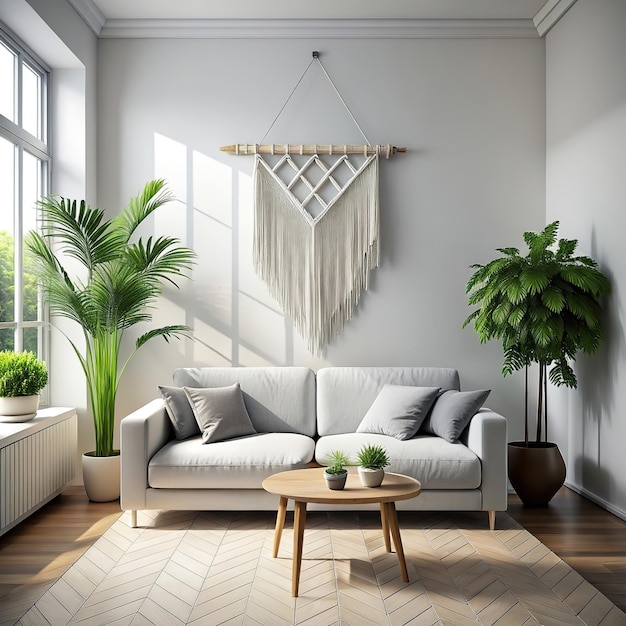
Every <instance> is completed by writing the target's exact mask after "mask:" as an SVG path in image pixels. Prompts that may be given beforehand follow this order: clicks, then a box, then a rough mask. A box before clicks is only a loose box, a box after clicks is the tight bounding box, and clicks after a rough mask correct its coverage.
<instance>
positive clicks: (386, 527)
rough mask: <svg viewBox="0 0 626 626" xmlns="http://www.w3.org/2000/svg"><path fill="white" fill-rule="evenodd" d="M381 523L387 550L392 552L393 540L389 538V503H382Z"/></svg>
mask: <svg viewBox="0 0 626 626" xmlns="http://www.w3.org/2000/svg"><path fill="white" fill-rule="evenodd" d="M380 523H381V525H382V527H383V538H384V540H385V550H387V552H391V541H390V540H389V521H388V519H387V505H386V503H384V502H381V503H380Z"/></svg>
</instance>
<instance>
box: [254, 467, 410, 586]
mask: <svg viewBox="0 0 626 626" xmlns="http://www.w3.org/2000/svg"><path fill="white" fill-rule="evenodd" d="M263 489H265V491H268V492H269V493H274V494H276V495H278V496H280V501H279V503H278V515H277V516H276V530H275V532H274V550H273V554H272V556H273V557H274V558H276V557H277V556H278V548H279V546H280V539H281V536H282V533H283V527H284V526H285V513H286V512H287V502H288V501H289V500H293V501H294V533H293V566H292V576H291V595H292V596H293V597H297V595H298V586H299V584H300V570H301V567H302V544H303V542H304V528H305V525H306V505H307V503H308V502H316V503H318V504H379V505H380V519H381V523H382V529H383V537H384V539H385V548H386V549H387V552H391V539H393V545H394V547H395V549H396V554H397V555H398V563H399V564H400V572H401V573H402V580H403V581H404V582H405V583H406V582H409V575H408V572H407V569H406V561H405V559H404V550H403V549H402V540H401V538H400V529H399V528H398V515H397V513H396V505H395V503H396V502H397V501H398V500H409V499H410V498H414V497H415V496H418V495H419V493H420V489H421V486H420V483H419V481H417V480H415V479H414V478H410V477H409V476H403V475H402V474H392V473H385V478H384V480H383V484H382V485H381V486H380V487H375V488H370V487H363V486H362V485H361V481H360V480H359V477H358V475H357V474H356V472H355V471H349V473H348V480H347V481H346V486H345V489H343V490H341V491H333V490H331V489H329V488H328V487H327V486H326V482H325V480H324V468H323V467H316V468H310V469H300V470H291V471H289V472H280V473H279V474H274V475H273V476H270V477H269V478H266V479H265V480H264V481H263Z"/></svg>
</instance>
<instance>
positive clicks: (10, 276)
mask: <svg viewBox="0 0 626 626" xmlns="http://www.w3.org/2000/svg"><path fill="white" fill-rule="evenodd" d="M14 183H15V146H14V145H13V144H12V143H11V142H9V141H7V140H6V139H4V138H3V137H0V322H10V321H12V320H13V319H14V315H15V310H14V300H13V289H14V265H15V260H14V256H13V248H14V246H13V216H14V206H15V194H14ZM12 333H13V331H11V335H12ZM7 334H9V333H7V332H3V333H2V334H1V335H0V349H3V350H5V349H6V347H5V346H6V345H7V341H8V339H6V338H5V335H7ZM10 343H11V345H13V337H11V342H10Z"/></svg>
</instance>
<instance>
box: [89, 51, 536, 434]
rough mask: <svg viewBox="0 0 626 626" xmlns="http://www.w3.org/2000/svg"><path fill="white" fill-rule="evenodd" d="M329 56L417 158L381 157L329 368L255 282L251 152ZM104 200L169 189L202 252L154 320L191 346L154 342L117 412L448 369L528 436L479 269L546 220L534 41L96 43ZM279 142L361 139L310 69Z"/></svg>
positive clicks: (177, 216)
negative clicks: (171, 385)
mask: <svg viewBox="0 0 626 626" xmlns="http://www.w3.org/2000/svg"><path fill="white" fill-rule="evenodd" d="M312 50H320V52H321V59H322V62H323V63H324V65H325V67H326V69H327V70H328V72H329V73H330V75H331V77H332V78H333V79H334V81H335V83H336V84H337V87H338V88H339V90H340V91H341V93H342V95H343V96H344V98H345V99H346V101H347V103H348V105H349V106H350V108H351V110H352V112H353V113H354V115H355V117H356V119H357V120H358V121H359V123H360V125H361V127H362V128H363V130H364V131H365V133H366V134H367V135H368V138H369V139H370V141H371V142H372V143H388V142H392V143H395V144H396V145H403V146H406V147H407V150H408V152H407V153H406V154H405V155H398V156H395V157H394V158H393V159H392V160H390V161H383V162H382V163H381V180H380V188H381V205H382V210H381V214H382V262H381V267H380V268H379V269H377V270H375V271H374V272H373V277H372V278H373V280H372V283H371V288H370V291H369V292H368V293H367V294H365V296H364V297H363V298H362V300H361V304H360V306H359V309H358V313H357V315H356V317H355V318H354V319H352V320H351V321H350V322H348V324H347V325H346V328H345V330H344V332H343V333H342V334H341V335H340V336H338V337H337V339H336V340H335V341H334V342H333V343H332V345H330V346H329V348H328V350H327V353H326V355H325V358H323V359H316V358H314V357H313V356H312V355H310V354H309V353H308V351H307V350H306V348H305V346H304V343H303V341H302V340H301V339H300V338H299V337H298V336H297V335H295V334H294V332H293V329H292V326H291V323H290V321H289V320H288V319H286V318H285V316H284V315H282V313H281V312H280V310H279V309H278V307H277V306H276V304H275V302H274V301H273V300H272V299H271V298H270V297H269V296H268V295H267V291H266V289H265V286H264V285H263V284H262V283H261V282H260V281H259V280H258V279H257V278H256V277H255V275H254V272H253V269H252V261H251V230H252V205H251V172H252V166H253V162H252V159H251V158H246V157H243V156H239V157H235V156H230V155H227V154H225V153H222V152H220V151H219V146H221V145H224V144H232V143H237V142H242V143H243V142H251V143H252V142H259V141H260V140H261V138H262V137H263V135H264V133H265V132H266V130H267V129H268V127H269V125H270V123H271V122H272V120H273V119H274V117H275V115H276V114H277V113H278V111H279V109H280V107H281V106H282V104H283V103H284V101H285V99H286V98H287V96H288V95H289V93H290V92H291V90H292V88H293V87H294V85H295V83H296V81H297V80H298V78H300V75H301V74H302V72H303V71H304V69H305V67H306V65H307V64H308V62H309V60H310V59H311V51H312ZM98 90H99V91H98V93H99V99H98V105H99V114H98V124H99V125H98V200H99V203H100V206H102V207H106V208H108V209H110V210H111V211H112V212H113V211H116V210H117V209H118V208H119V207H121V206H123V205H124V204H125V203H126V202H127V200H128V198H129V197H130V196H131V195H133V194H135V193H137V192H138V190H139V189H140V188H141V186H142V185H143V184H144V182H145V181H147V180H148V179H150V178H153V177H155V176H163V177H165V178H166V179H167V180H168V181H169V182H170V184H171V187H172V188H173V190H174V191H175V193H176V195H177V197H178V198H179V199H180V202H179V203H178V205H177V206H175V207H172V208H170V210H169V212H168V211H164V212H162V213H161V214H160V216H159V217H157V219H156V220H155V225H154V229H155V232H156V233H158V234H163V233H176V234H178V235H179V236H181V237H182V238H183V240H184V241H185V243H187V244H188V245H191V246H193V247H194V248H195V249H196V250H197V252H198V254H199V263H198V266H197V268H196V270H195V271H194V277H193V278H194V280H193V282H188V283H186V284H184V286H183V288H182V289H181V291H180V292H177V293H171V292H168V294H167V297H166V298H164V300H163V302H162V304H161V305H160V307H159V310H158V311H157V313H156V318H155V321H157V322H162V323H166V322H167V323H174V322H182V323H188V324H190V325H191V326H193V327H194V328H195V331H196V337H197V341H196V342H195V343H194V344H192V343H190V342H188V343H176V342H175V343H174V344H165V343H159V342H154V343H152V344H148V345H147V346H146V347H145V348H143V349H142V352H140V353H139V355H138V356H137V358H136V360H135V361H134V364H133V365H132V366H131V368H130V369H129V370H128V376H127V377H126V380H125V382H124V384H123V386H122V388H121V392H120V398H119V404H118V409H119V414H120V415H124V414H125V413H127V412H128V411H130V410H132V409H135V408H137V407H138V406H140V405H141V404H142V403H143V402H145V401H147V400H149V399H151V398H154V397H155V396H156V394H157V390H156V385H157V384H163V383H168V382H169V381H170V380H171V373H172V370H173V368H174V367H177V366H191V365H230V364H233V365H255V364H272V365H290V364H297V365H307V366H311V367H313V368H317V367H319V366H321V365H323V364H325V363H328V364H333V365H375V364H380V365H439V366H453V367H457V368H459V370H460V372H461V380H462V384H463V386H464V388H467V389H472V388H478V387H481V388H484V387H487V388H491V389H493V392H492V395H491V397H490V399H489V401H488V404H489V405H490V406H491V407H492V408H494V409H495V410H497V411H500V412H502V413H503V414H505V415H507V416H508V417H509V418H510V419H511V425H510V434H511V436H512V437H513V438H517V437H519V436H520V435H521V433H522V426H521V413H522V408H521V407H522V402H523V400H522V389H523V381H522V376H521V375H519V376H515V377H510V378H507V379H506V380H505V379H503V378H502V376H501V374H500V369H501V359H502V353H501V348H500V346H499V345H497V344H492V345H487V346H482V345H480V344H479V343H478V340H477V338H476V336H475V334H474V332H473V331H472V330H471V329H465V330H461V324H462V322H463V320H464V318H465V317H466V315H467V314H468V312H469V309H468V307H467V300H466V296H465V284H466V281H467V278H468V277H469V275H470V273H471V272H470V270H469V269H468V266H469V265H470V264H472V263H475V262H485V261H488V260H490V259H491V258H492V257H493V256H494V255H495V252H494V249H495V248H496V247H501V246H508V245H520V244H521V243H522V239H521V233H522V232H523V231H524V230H527V229H533V230H535V229H538V228H541V227H542V226H543V225H544V222H545V195H544V189H545V91H544V90H545V61H544V42H543V40H540V39H510V40H495V39H484V40H478V39H467V40H463V39H459V40H452V39H445V40H444V39H441V40H437V39H421V40H371V41H366V40H323V41H322V42H321V43H320V42H317V41H310V40H309V41H307V40H301V41H294V40H288V41H278V40H251V41H244V40H236V41H233V40H172V39H167V40H147V39H141V40H139V39H136V40H131V39H128V40H100V42H99V81H98ZM268 141H274V142H277V143H278V142H281V143H283V142H291V143H300V142H312V143H325V142H334V143H350V142H353V141H360V138H359V133H358V131H357V130H356V129H355V127H354V125H353V124H352V122H351V121H350V119H349V117H348V116H347V114H346V113H345V111H344V110H343V109H342V106H341V104H340V103H338V100H337V99H336V96H335V95H334V94H333V92H332V89H331V88H330V86H329V85H328V84H327V83H326V82H325V79H322V78H321V74H320V72H319V69H315V68H312V69H311V71H310V72H309V74H307V77H306V78H305V81H303V84H302V85H301V87H300V89H299V90H298V92H296V95H295V96H294V98H293V100H292V102H291V103H290V105H289V107H288V108H287V109H286V110H285V113H284V114H283V116H281V118H280V119H279V122H278V123H277V125H276V127H275V128H274V129H273V131H272V133H271V134H270V136H268Z"/></svg>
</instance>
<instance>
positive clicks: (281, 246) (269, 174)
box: [220, 52, 405, 355]
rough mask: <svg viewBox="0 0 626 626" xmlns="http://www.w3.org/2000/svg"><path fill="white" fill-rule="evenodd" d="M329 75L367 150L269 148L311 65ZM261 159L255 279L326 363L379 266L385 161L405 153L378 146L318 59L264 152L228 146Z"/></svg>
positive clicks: (305, 146) (257, 165)
mask: <svg viewBox="0 0 626 626" xmlns="http://www.w3.org/2000/svg"><path fill="white" fill-rule="evenodd" d="M314 62H317V63H319V65H320V67H321V69H322V71H323V72H324V75H325V76H326V78H327V79H328V81H329V82H330V84H331V85H332V87H333V89H334V90H335V93H336V94H337V96H338V97H339V99H340V100H341V102H342V104H343V105H344V107H345V108H346V110H347V111H348V114H349V115H350V117H351V118H352V120H353V122H354V123H355V125H356V126H357V128H358V130H359V132H360V133H361V135H362V136H363V138H364V139H365V141H366V143H365V144H363V145H341V144H333V145H317V144H300V145H294V144H264V143H263V141H264V140H265V138H266V137H267V135H268V134H269V132H270V130H271V129H272V127H273V126H274V124H275V123H276V121H277V120H278V118H279V117H280V115H281V113H282V112H283V110H284V109H285V107H286V106H287V104H288V102H289V101H290V100H291V98H292V96H293V94H294V93H295V91H296V90H297V88H298V86H299V85H300V83H301V82H302V80H303V78H304V77H305V75H306V73H307V72H308V71H309V69H310V68H311V65H312V64H313V63H314ZM220 149H221V150H223V151H225V152H229V153H231V154H235V155H254V157H255V167H254V210H255V213H254V219H255V223H254V251H253V260H254V267H255V271H256V272H257V274H258V275H259V277H260V278H261V279H262V280H264V281H265V282H266V283H267V285H268V288H269V291H270V293H271V294H272V296H273V297H274V298H275V299H276V300H277V301H278V303H279V304H280V306H281V308H282V309H283V310H284V311H285V312H286V313H287V314H288V315H289V316H290V317H291V318H292V320H293V322H294V325H295V328H296V330H297V331H298V333H299V334H300V335H301V336H302V337H303V338H304V339H305V340H306V341H307V344H308V348H309V350H310V351H311V352H312V353H314V354H316V355H320V354H321V353H322V351H323V349H324V347H325V346H326V344H327V343H328V342H329V341H330V340H331V339H332V338H333V336H334V335H335V334H337V333H338V332H340V331H341V330H342V328H343V326H344V323H345V322H346V321H347V320H349V319H350V318H351V317H352V315H353V312H354V309H355V307H356V305H357V304H358V302H359V299H360V296H361V292H362V291H363V290H364V289H365V290H367V288H368V279H369V272H370V270H371V269H373V268H375V267H377V266H378V262H379V247H378V246H379V221H380V219H379V207H378V158H379V155H381V154H382V155H384V156H386V157H387V158H389V157H390V156H391V155H393V154H395V153H396V152H404V151H405V149H404V148H396V147H394V146H391V145H386V146H379V145H376V146H372V145H371V144H370V142H369V141H368V139H367V137H366V136H365V134H364V133H363V131H362V130H361V127H360V126H359V125H358V123H357V121H356V119H355V118H354V116H353V115H352V113H351V111H350V109H349V108H348V106H347V105H346V103H345V101H344V99H343V98H342V97H341V94H340V93H339V91H338V90H337V88H336V87H335V84H334V83H333V81H332V80H331V78H330V76H329V75H328V73H327V72H326V69H325V68H324V66H323V65H322V62H321V61H320V59H319V53H318V52H313V58H312V59H311V61H310V63H309V64H308V66H307V68H306V69H305V71H304V73H303V74H302V76H301V77H300V79H299V80H298V83H297V84H296V86H295V87H294V89H293V91H292V92H291V94H290V95H289V97H288V98H287V100H286V102H285V104H284V105H283V107H282V108H281V110H280V111H279V113H278V115H277V116H276V118H274V121H273V122H272V124H271V125H270V127H269V129H268V131H267V132H266V133H265V136H264V137H263V139H262V140H261V142H260V143H259V144H236V145H232V146H222V147H221V148H220Z"/></svg>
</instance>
